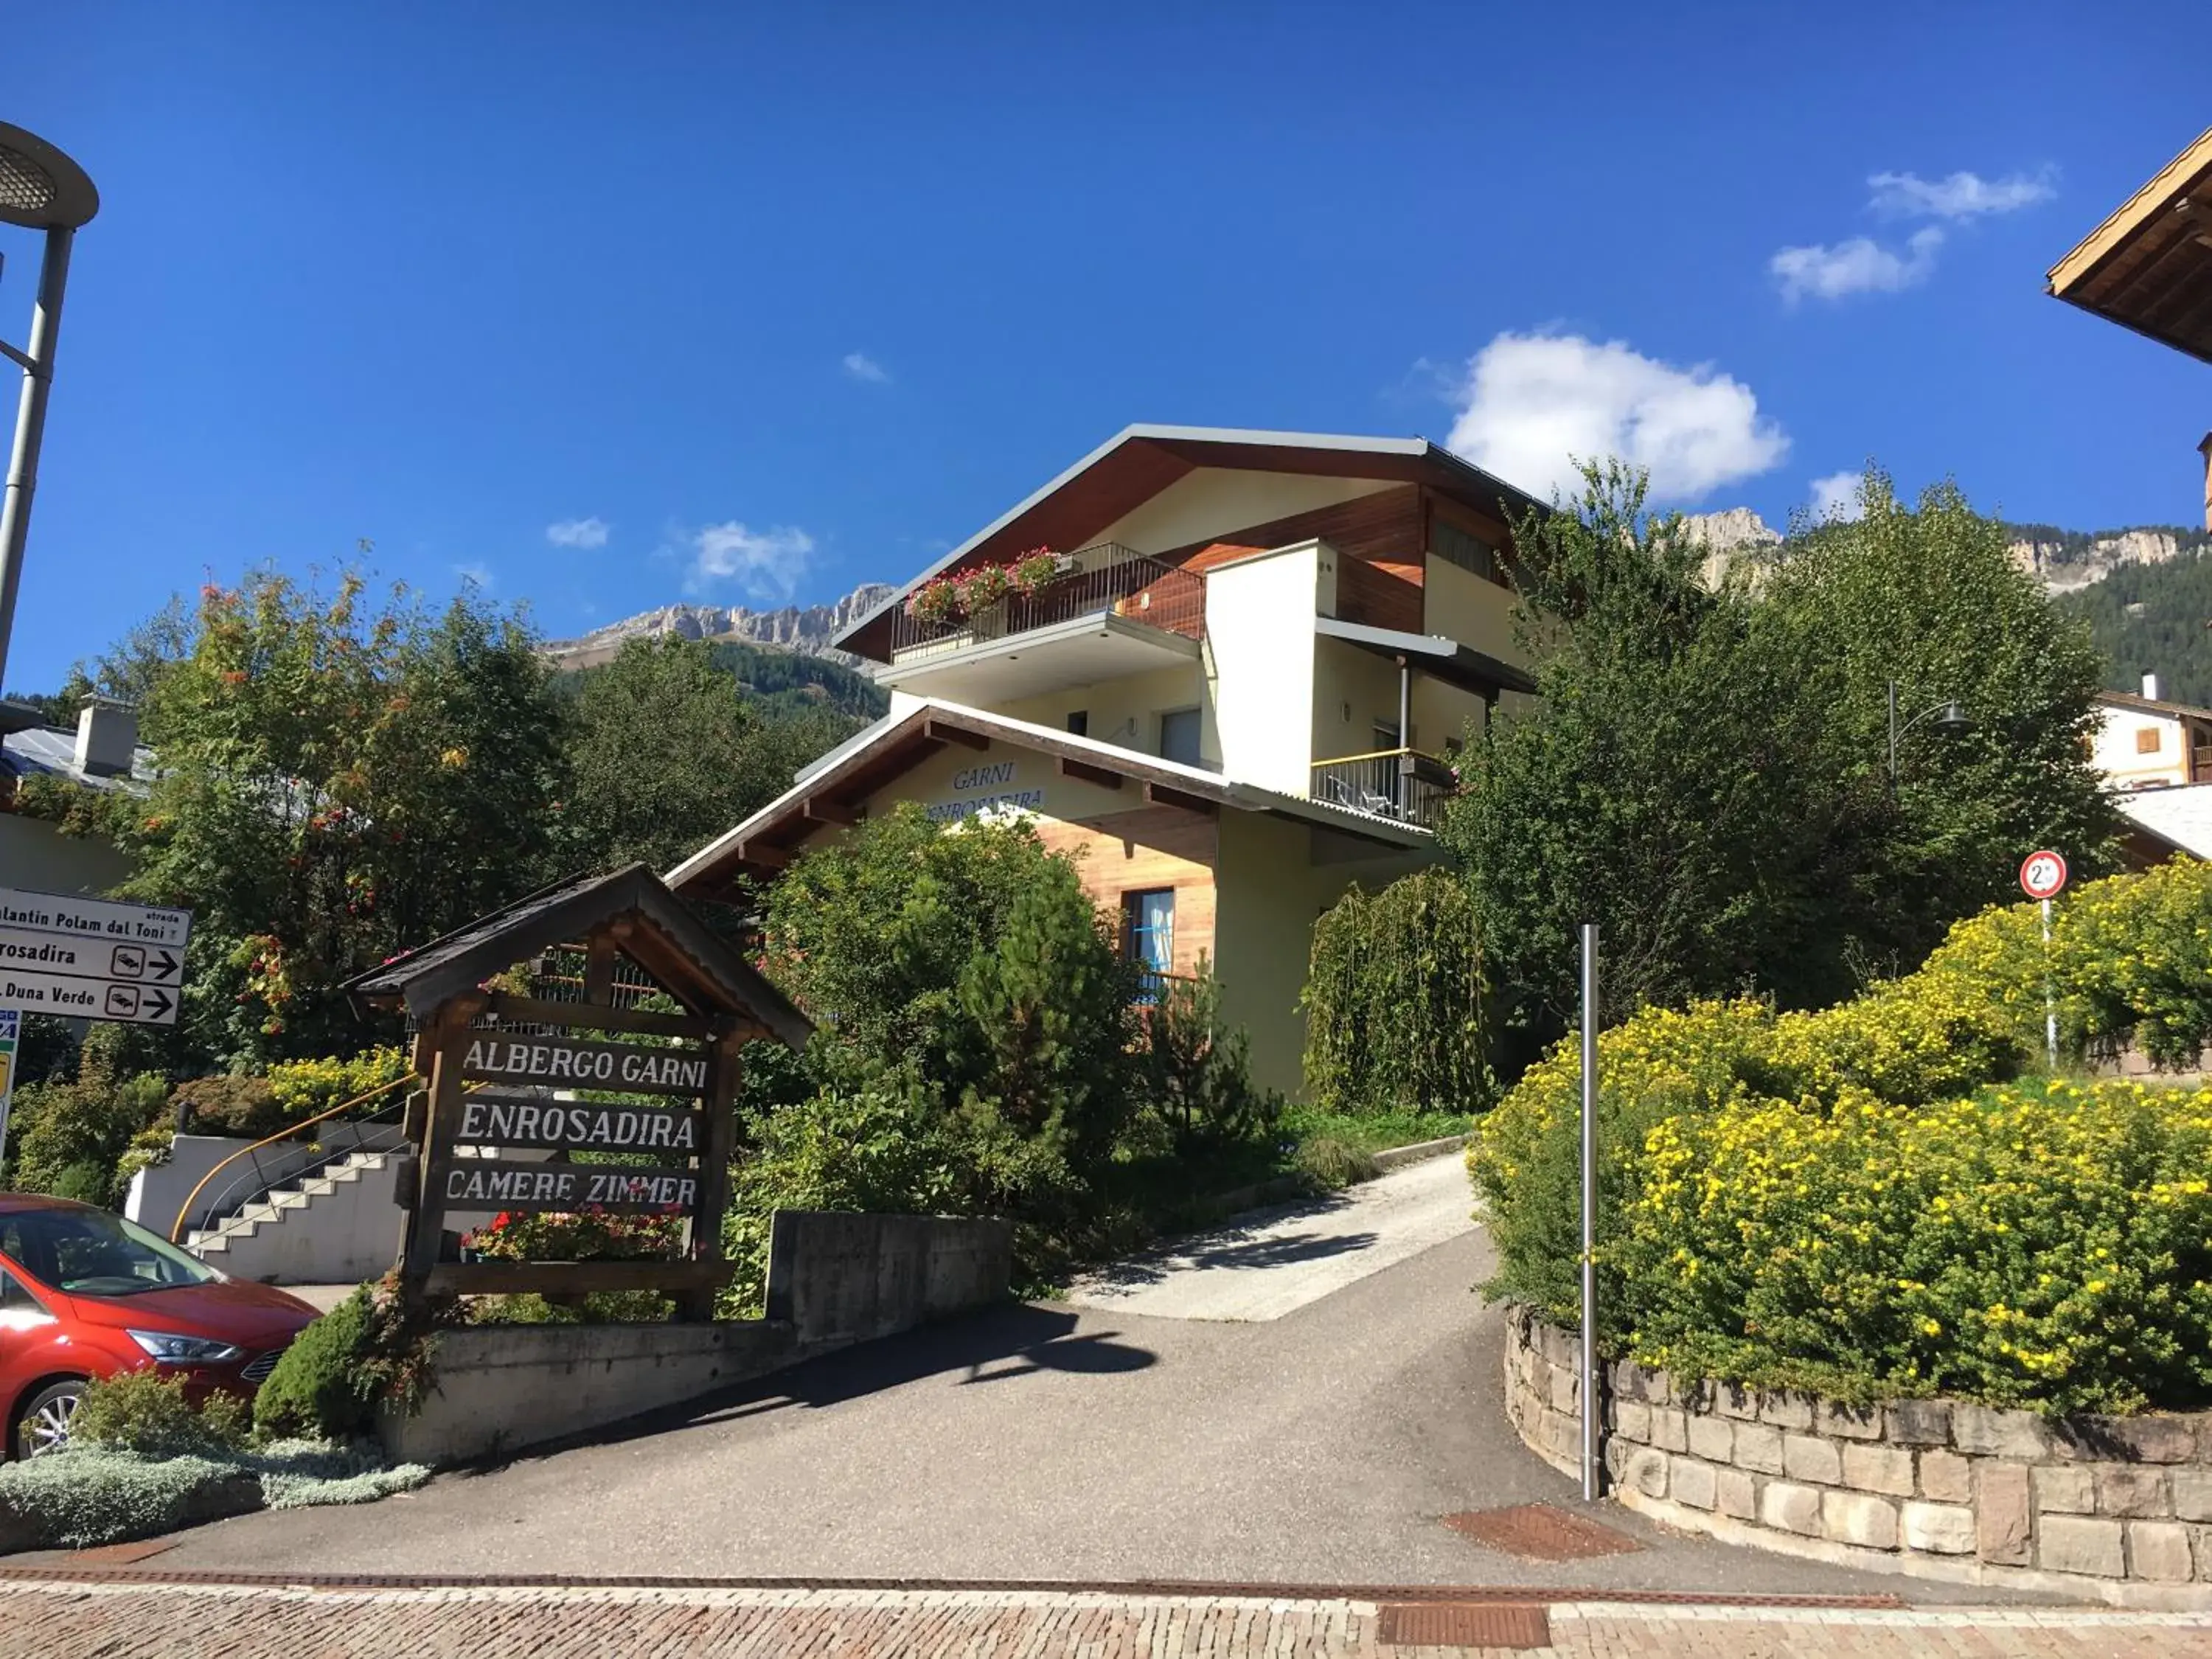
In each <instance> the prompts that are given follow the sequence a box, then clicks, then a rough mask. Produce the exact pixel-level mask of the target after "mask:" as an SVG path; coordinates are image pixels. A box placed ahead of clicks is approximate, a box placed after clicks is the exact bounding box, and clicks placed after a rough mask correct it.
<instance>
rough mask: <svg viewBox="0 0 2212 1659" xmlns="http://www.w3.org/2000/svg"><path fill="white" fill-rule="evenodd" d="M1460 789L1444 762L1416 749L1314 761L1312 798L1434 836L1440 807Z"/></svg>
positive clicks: (1383, 750)
mask: <svg viewBox="0 0 2212 1659" xmlns="http://www.w3.org/2000/svg"><path fill="white" fill-rule="evenodd" d="M1458 787H1459V775H1458V774H1456V773H1455V772H1454V771H1453V770H1452V769H1451V767H1450V766H1449V764H1448V763H1445V762H1444V761H1443V760H1441V759H1439V758H1438V757H1436V756H1434V755H1428V754H1424V753H1422V751H1421V750H1418V749H1378V750H1375V751H1374V752H1373V753H1371V754H1366V755H1346V756H1344V757H1340V758H1339V759H1336V760H1322V761H1316V762H1315V763H1314V764H1313V782H1312V785H1311V787H1310V791H1309V793H1310V794H1311V796H1312V798H1313V799H1316V800H1317V801H1321V802H1322V803H1324V804H1325V805H1330V806H1341V807H1344V808H1346V810H1347V811H1353V812H1364V813H1365V814H1366V815H1367V816H1368V817H1376V818H1392V819H1395V820H1396V821H1397V822H1398V823H1410V824H1416V825H1419V827H1420V828H1421V829H1435V828H1436V827H1437V822H1438V820H1440V819H1441V818H1442V817H1443V805H1444V802H1445V801H1447V800H1448V799H1450V798H1451V795H1452V792H1453V791H1454V790H1455V789H1457V788H1458Z"/></svg>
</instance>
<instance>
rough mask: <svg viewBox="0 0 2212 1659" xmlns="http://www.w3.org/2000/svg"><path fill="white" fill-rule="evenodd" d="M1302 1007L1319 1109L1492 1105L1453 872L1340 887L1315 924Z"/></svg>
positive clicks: (1479, 995) (1469, 929) (1469, 947)
mask: <svg viewBox="0 0 2212 1659" xmlns="http://www.w3.org/2000/svg"><path fill="white" fill-rule="evenodd" d="M1300 1002H1301V1006H1303V1008H1304V1012H1305V1017H1306V1051H1305V1084H1306V1093H1307V1095H1308V1097H1310V1099H1311V1100H1312V1101H1313V1103H1315V1104H1316V1105H1317V1106H1319V1107H1322V1109H1325V1110H1328V1111H1332V1112H1342V1113H1346V1114H1349V1115H1366V1114H1369V1113H1376V1112H1394V1111H1400V1110H1414V1111H1423V1110H1429V1111H1451V1112H1473V1111H1478V1110H1480V1109H1482V1108H1483V1107H1484V1106H1486V1105H1487V1104H1488V1103H1490V1100H1491V1097H1492V1089H1491V1078H1490V1071H1489V1066H1488V1064H1487V1054H1486V1042H1487V1040H1488V1039H1487V1036H1486V1028H1485V1022H1484V1018H1483V1016H1484V1003H1485V991H1484V985H1483V977H1482V949H1481V942H1480V939H1478V937H1477V935H1476V931H1475V921H1474V905H1473V903H1472V902H1470V901H1469V899H1468V893H1467V889H1466V888H1465V887H1464V886H1463V885H1462V884H1461V882H1460V879H1459V878H1458V877H1456V876H1455V875H1454V874H1452V873H1451V872H1449V871H1448V870H1424V871H1421V872H1419V873H1417V874H1414V875H1410V876H1407V877H1404V878H1401V879H1400V880H1397V881H1394V882H1392V883H1391V884H1389V886H1388V887H1385V888H1384V889H1383V890H1382V891H1381V892H1379V893H1375V894H1372V895H1370V894H1368V893H1366V892H1364V891H1362V890H1360V889H1359V888H1358V887H1354V888H1352V890H1350V891H1348V892H1346V894H1345V896H1343V897H1342V898H1341V899H1340V900H1338V901H1337V902H1336V903H1335V904H1334V906H1332V907H1331V908H1329V910H1328V912H1327V913H1326V914H1325V915H1323V916H1322V919H1321V920H1320V921H1318V922H1316V924H1315V926H1314V939H1313V956H1312V959H1311V961H1310V963H1309V965H1308V969H1307V975H1306V987H1305V992H1304V996H1303V997H1302V998H1301V999H1300Z"/></svg>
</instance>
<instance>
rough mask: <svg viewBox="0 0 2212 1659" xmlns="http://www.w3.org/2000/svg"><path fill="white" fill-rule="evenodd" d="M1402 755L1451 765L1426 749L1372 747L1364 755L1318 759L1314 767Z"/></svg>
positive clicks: (1349, 763) (1344, 764)
mask: <svg viewBox="0 0 2212 1659" xmlns="http://www.w3.org/2000/svg"><path fill="white" fill-rule="evenodd" d="M1401 755H1411V756H1412V757H1413V758H1414V759H1415V760H1425V761H1434V762H1435V763H1437V765H1438V766H1442V767H1445V768H1449V766H1450V765H1451V763H1450V762H1449V761H1448V760H1446V759H1445V758H1444V757H1443V756H1442V755H1431V753H1429V751H1428V750H1425V749H1370V750H1368V751H1367V753H1365V754H1364V755H1335V756H1332V757H1330V758H1328V760H1317V761H1316V762H1315V763H1314V769H1315V770H1316V771H1319V770H1320V769H1322V767H1324V766H1349V765H1351V764H1352V763H1353V762H1354V761H1378V760H1396V759H1397V758H1398V757H1400V756H1401Z"/></svg>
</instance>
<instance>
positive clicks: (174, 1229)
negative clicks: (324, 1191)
mask: <svg viewBox="0 0 2212 1659" xmlns="http://www.w3.org/2000/svg"><path fill="white" fill-rule="evenodd" d="M419 1080H420V1079H419V1076H418V1074H417V1073H414V1072H409V1073H406V1074H405V1075H404V1077H396V1078H394V1079H392V1081H391V1082H389V1083H380V1084H378V1085H376V1087H374V1089H370V1090H368V1091H366V1092H364V1093H362V1094H357V1095H356V1096H355V1097H353V1098H352V1099H351V1100H342V1101H340V1102H339V1103H337V1105H335V1106H333V1107H331V1109H330V1110H328V1111H327V1112H318V1113H316V1114H315V1115H314V1116H313V1117H310V1118H302V1119H301V1121H299V1122H297V1123H293V1124H288V1125H287V1126H286V1127H283V1128H282V1129H279V1130H278V1131H277V1132H276V1133H275V1134H273V1135H265V1136H264V1137H263V1138H262V1139H259V1140H257V1141H255V1142H254V1143H253V1144H252V1146H241V1147H240V1148H239V1149H238V1150H237V1151H236V1152H233V1153H232V1154H231V1155H230V1156H229V1157H228V1158H224V1159H223V1160H222V1163H220V1164H216V1165H215V1166H214V1167H213V1168H212V1169H210V1170H209V1171H208V1172H207V1173H206V1174H205V1175H204V1176H201V1177H200V1179H199V1184H198V1185H197V1186H196V1187H194V1188H192V1190H191V1193H190V1194H188V1195H187V1196H186V1197H185V1201H184V1204H183V1206H182V1207H181V1208H179V1210H178V1212H177V1218H176V1221H175V1222H174V1223H173V1225H171V1226H170V1228H169V1243H172V1244H175V1243H181V1242H182V1240H183V1237H184V1233H185V1217H186V1216H188V1215H190V1214H191V1212H192V1206H193V1204H194V1203H195V1202H196V1201H197V1200H198V1198H199V1195H200V1194H202V1193H204V1192H205V1191H206V1190H207V1185H208V1182H210V1181H213V1180H214V1179H215V1178H216V1176H218V1175H221V1174H222V1172H223V1171H224V1170H227V1169H228V1168H229V1167H230V1166H231V1165H232V1164H235V1163H237V1162H238V1160H239V1159H240V1158H252V1156H253V1154H254V1153H256V1152H259V1151H260V1150H261V1149H262V1148H263V1147H264V1146H274V1145H276V1142H278V1141H280V1140H289V1139H291V1138H292V1137H293V1136H294V1135H295V1134H297V1133H300V1131H301V1130H302V1129H312V1128H313V1127H315V1125H317V1124H318V1123H323V1122H327V1121H329V1120H330V1119H331V1118H334V1117H336V1116H337V1115H338V1114H339V1113H340V1112H349V1111H351V1110H352V1109H354V1108H355V1107H356V1106H358V1105H360V1104H362V1102H364V1101H370V1100H374V1099H375V1098H376V1097H378V1096H379V1095H382V1094H389V1093H390V1092H391V1091H392V1090H394V1089H397V1088H399V1087H401V1086H402V1085H405V1084H409V1083H414V1082H417V1081H419ZM254 1170H255V1172H256V1173H257V1174H258V1172H259V1170H260V1164H259V1162H258V1160H257V1161H256V1163H255V1164H254ZM225 1192H226V1195H228V1188H226V1189H225Z"/></svg>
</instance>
